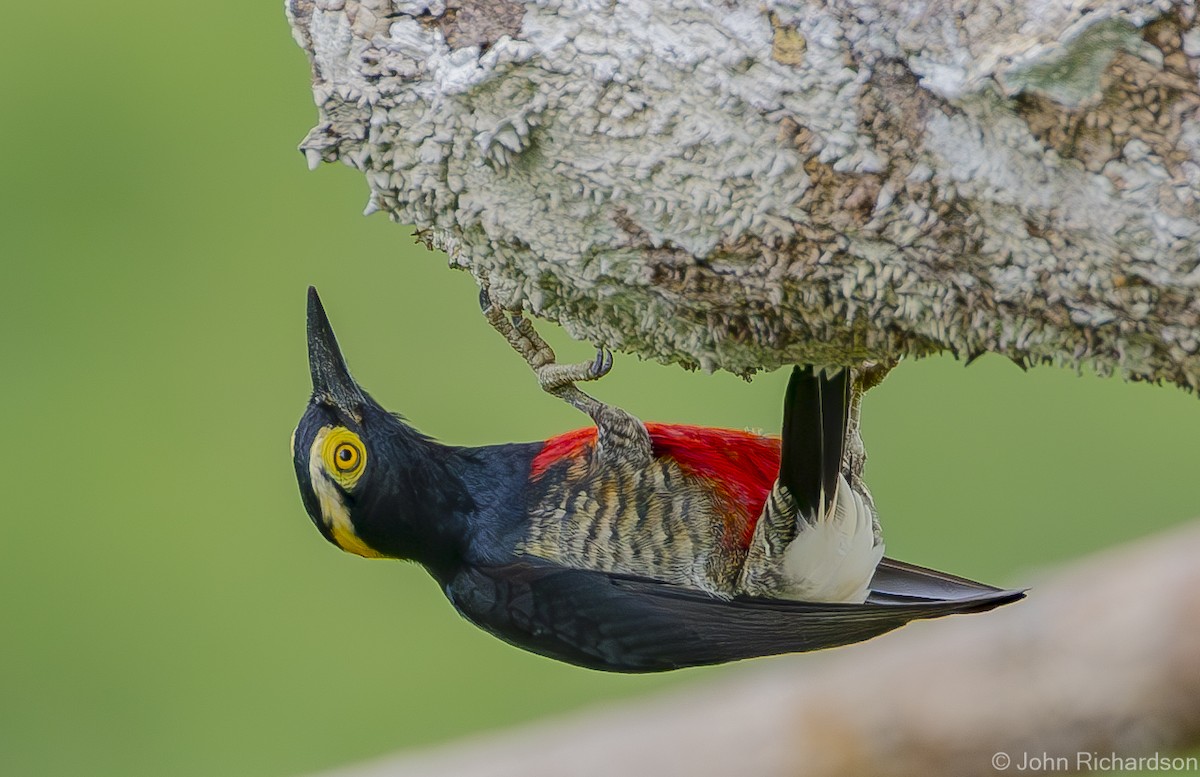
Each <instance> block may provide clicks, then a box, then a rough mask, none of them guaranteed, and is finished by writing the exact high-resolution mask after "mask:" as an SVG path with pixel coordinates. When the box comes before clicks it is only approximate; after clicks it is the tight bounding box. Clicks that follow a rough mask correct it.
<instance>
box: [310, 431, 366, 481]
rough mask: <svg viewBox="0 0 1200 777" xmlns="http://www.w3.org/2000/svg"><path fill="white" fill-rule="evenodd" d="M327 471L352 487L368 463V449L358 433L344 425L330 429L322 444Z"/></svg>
mask: <svg viewBox="0 0 1200 777" xmlns="http://www.w3.org/2000/svg"><path fill="white" fill-rule="evenodd" d="M321 456H322V458H323V459H324V460H325V471H326V472H327V473H329V476H330V477H332V478H333V479H334V480H335V481H337V482H338V483H339V484H341V485H342V487H344V488H352V487H353V486H354V484H355V483H357V482H358V479H359V478H360V477H361V476H362V473H363V469H364V468H365V467H366V465H367V449H366V446H364V445H363V443H362V440H361V439H359V437H358V435H357V434H355V433H354V432H352V431H350V430H349V429H346V428H344V427H341V428H336V429H332V430H330V432H329V434H328V436H327V437H326V438H325V442H324V444H323V445H322V446H321Z"/></svg>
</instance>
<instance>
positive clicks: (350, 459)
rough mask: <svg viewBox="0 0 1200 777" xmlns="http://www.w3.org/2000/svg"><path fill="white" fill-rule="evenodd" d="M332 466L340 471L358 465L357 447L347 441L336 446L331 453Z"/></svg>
mask: <svg viewBox="0 0 1200 777" xmlns="http://www.w3.org/2000/svg"><path fill="white" fill-rule="evenodd" d="M333 458H334V462H335V464H334V466H336V467H337V468H338V469H339V470H341V471H342V472H346V471H348V470H352V469H354V468H355V467H356V466H358V449H357V448H355V447H354V446H353V445H351V444H350V443H348V442H344V443H342V444H341V445H339V446H338V447H337V450H336V451H334V453H333Z"/></svg>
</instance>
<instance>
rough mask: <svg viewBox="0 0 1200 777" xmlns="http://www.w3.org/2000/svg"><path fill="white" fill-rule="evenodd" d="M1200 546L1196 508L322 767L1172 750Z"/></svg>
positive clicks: (1190, 650)
mask: <svg viewBox="0 0 1200 777" xmlns="http://www.w3.org/2000/svg"><path fill="white" fill-rule="evenodd" d="M1198 555H1200V523H1196V524H1193V525H1191V526H1188V527H1184V528H1183V529H1179V530H1175V531H1172V532H1170V533H1168V534H1166V535H1164V536H1162V537H1158V538H1153V539H1150V540H1147V541H1143V542H1141V543H1139V544H1137V545H1134V546H1130V547H1126V548H1121V549H1118V550H1113V551H1109V552H1106V553H1104V554H1102V555H1100V556H1097V557H1095V558H1093V559H1090V560H1087V561H1084V562H1080V563H1076V564H1075V565H1073V566H1071V567H1069V568H1067V569H1064V570H1062V571H1061V572H1059V573H1058V574H1056V575H1053V576H1052V577H1050V578H1049V579H1047V580H1045V581H1044V582H1043V583H1040V584H1037V585H1036V586H1035V589H1036V590H1035V594H1034V595H1032V596H1030V597H1029V598H1028V599H1027V600H1025V601H1023V602H1020V603H1018V604H1015V605H1013V606H1011V607H1006V608H1004V609H1003V610H997V611H996V612H993V613H988V614H986V615H980V616H969V617H963V618H950V619H947V620H944V621H937V622H928V623H923V624H916V625H912V626H907V627H905V628H904V629H903V630H902V631H900V632H898V633H896V634H894V635H889V636H886V637H883V638H880V639H878V640H875V641H872V642H869V643H866V644H863V645H857V646H854V647H851V648H842V649H840V650H838V651H835V652H833V653H824V654H810V655H805V656H794V657H789V658H781V659H776V660H772V661H768V662H762V663H760V664H757V665H753V666H746V667H744V668H742V669H740V670H738V671H731V672H730V673H728V675H727V676H725V677H724V678H722V679H721V680H718V681H714V682H709V683H707V684H701V685H696V686H692V687H690V688H687V689H685V690H683V691H678V692H675V693H672V694H667V695H664V696H660V697H658V698H655V699H652V700H649V701H641V702H637V701H635V702H628V703H625V704H623V705H621V706H619V707H615V708H612V709H607V710H599V711H594V712H585V713H581V714H577V715H574V716H570V717H565V718H563V719H560V720H557V721H552V722H549V723H542V724H534V725H531V726H526V727H524V728H522V729H516V730H510V731H505V732H501V733H499V734H496V735H491V736H489V737H486V738H481V739H478V740H476V741H468V742H459V743H454V744H452V745H448V746H444V747H440V748H436V749H433V750H430V751H427V752H423V753H415V754H410V755H407V756H399V757H395V758H392V759H387V760H382V761H378V762H376V763H368V764H361V765H357V766H353V767H349V768H347V769H345V770H339V771H337V772H331V773H329V774H327V775H325V777H408V776H409V775H414V776H415V775H421V777H442V776H443V775H454V777H482V775H488V777H508V776H509V775H512V777H517V776H518V775H519V776H520V777H559V776H560V775H563V774H571V775H579V776H580V777H584V776H585V775H586V776H591V775H595V776H596V777H601V776H604V777H607V776H608V775H626V776H627V777H642V775H668V774H686V775H689V776H690V777H709V776H710V775H711V776H712V777H727V775H739V774H746V775H756V777H786V776H789V775H800V774H802V775H805V777H860V776H861V775H871V777H929V775H955V777H972V776H973V775H979V776H980V777H995V775H997V774H1003V773H1005V772H1006V771H1008V772H1010V773H1038V774H1042V773H1054V772H1067V771H1070V772H1075V771H1081V772H1092V771H1105V772H1108V771H1109V770H1110V769H1109V768H1099V767H1093V768H1086V763H1083V766H1084V767H1085V768H1079V767H1080V761H1078V758H1079V754H1080V753H1082V754H1084V755H1085V756H1088V755H1091V756H1094V757H1096V758H1098V757H1101V756H1103V757H1105V758H1111V757H1112V756H1113V755H1116V756H1118V757H1124V758H1136V757H1139V756H1141V757H1145V756H1147V755H1149V754H1155V753H1157V754H1158V755H1160V756H1163V757H1169V756H1171V755H1172V754H1173V753H1174V752H1176V751H1177V750H1179V749H1181V748H1188V747H1192V748H1194V747H1195V746H1196V744H1197V743H1198V742H1200V565H1197V564H1196V558H1197V556H1198ZM997 754H1001V755H1000V756H999V757H1000V760H998V761H994V760H993V759H994V758H997V757H998V756H997ZM1026 757H1030V758H1033V759H1038V758H1042V757H1049V758H1053V759H1059V758H1062V759H1064V760H1063V761H1058V760H1054V761H1051V762H1050V763H1049V768H1036V767H1035V768H1029V767H1028V766H1026V767H1024V768H1023V767H1022V763H1023V761H1024V759H1025V758H1026ZM1004 758H1008V759H1011V760H1010V761H1008V762H1007V768H1006V763H1005V761H1004V760H1003V759H1004ZM1193 763H1194V762H1193ZM1060 764H1065V765H1066V766H1062V765H1060ZM997 765H999V766H1000V767H1001V768H996V766H997ZM1114 771H1138V772H1141V771H1143V770H1142V769H1132V768H1129V767H1124V768H1119V767H1118V768H1116V769H1114ZM1144 771H1146V772H1147V773H1149V772H1150V771H1171V772H1177V773H1181V774H1182V773H1185V772H1186V773H1189V774H1190V773H1193V772H1194V771H1195V766H1190V767H1187V768H1186V769H1180V768H1167V769H1164V768H1163V767H1161V766H1159V767H1152V768H1150V769H1146V770H1144Z"/></svg>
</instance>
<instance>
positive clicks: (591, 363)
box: [479, 289, 652, 461]
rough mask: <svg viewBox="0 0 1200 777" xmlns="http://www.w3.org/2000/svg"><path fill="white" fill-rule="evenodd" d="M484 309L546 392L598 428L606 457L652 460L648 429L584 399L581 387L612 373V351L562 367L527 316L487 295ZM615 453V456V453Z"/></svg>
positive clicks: (621, 413)
mask: <svg viewBox="0 0 1200 777" xmlns="http://www.w3.org/2000/svg"><path fill="white" fill-rule="evenodd" d="M479 306H480V307H481V308H482V309H483V315H484V317H485V318H486V319H487V320H488V323H490V324H491V325H492V327H493V328H494V329H495V330H496V331H497V332H499V333H500V334H502V335H503V336H504V339H505V340H507V341H508V344H509V345H511V346H512V347H513V350H515V351H516V352H517V353H519V354H521V357H522V358H523V359H525V362H526V363H527V364H528V365H529V367H530V369H532V370H533V372H534V374H535V375H537V379H538V384H539V385H540V386H541V387H542V390H543V391H545V392H547V393H549V394H553V395H554V396H556V397H558V398H559V399H562V400H563V401H564V402H567V403H569V404H570V405H572V406H573V407H576V408H578V409H579V410H582V411H583V412H584V413H587V414H588V416H590V417H591V419H592V421H594V422H595V424H596V428H597V430H598V441H599V447H600V450H601V452H602V455H603V456H605V457H609V456H618V457H620V458H622V459H633V460H647V461H648V460H649V458H650V457H651V455H652V454H651V445H650V434H649V433H648V432H647V431H646V426H645V424H643V423H642V422H641V421H640V420H638V418H636V417H635V416H633V415H631V414H629V413H627V412H625V411H624V410H622V409H620V408H619V407H614V406H613V405H609V404H605V403H604V402H601V401H600V400H598V399H596V398H595V397H593V396H591V395H589V394H586V393H584V392H583V391H581V390H580V389H579V387H578V386H576V385H575V384H576V383H579V382H584V381H592V380H599V379H600V378H603V377H604V376H605V375H607V374H608V372H609V370H611V369H612V365H613V356H612V351H609V350H608V349H607V348H597V349H596V356H595V358H594V359H589V360H588V361H585V362H578V363H576V364H559V363H558V362H557V361H555V358H556V357H555V355H554V349H552V348H551V347H550V346H549V345H548V344H547V343H546V341H545V340H543V339H542V337H541V335H539V334H538V333H537V330H535V329H534V328H533V324H532V323H530V322H529V320H528V319H526V318H525V317H524V316H522V315H520V314H519V313H518V314H511V315H510V314H509V313H508V312H507V311H505V310H504V309H502V308H501V307H500V306H499V305H497V304H495V303H494V302H492V300H491V297H490V296H489V295H488V293H487V290H486V289H481V290H480V292H479ZM610 452H611V453H610Z"/></svg>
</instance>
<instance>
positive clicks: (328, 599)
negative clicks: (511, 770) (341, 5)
mask: <svg viewBox="0 0 1200 777" xmlns="http://www.w3.org/2000/svg"><path fill="white" fill-rule="evenodd" d="M0 64H2V68H0V69H2V72H3V73H4V74H5V75H4V77H3V79H2V80H0V96H2V98H3V99H2V103H0V104H2V105H3V106H4V108H3V110H4V117H3V121H2V122H0V140H2V141H3V142H2V143H0V147H2V148H3V150H4V153H3V154H2V155H0V263H2V264H0V267H2V270H3V273H2V275H0V295H2V299H3V304H2V305H0V333H2V334H0V364H2V365H3V366H2V367H0V370H2V373H0V374H2V376H3V380H2V381H0V399H2V400H3V402H2V405H0V407H3V411H2V412H3V422H4V429H5V432H6V438H7V440H8V444H6V445H4V446H2V447H0V473H2V474H0V485H2V487H3V492H4V494H5V507H4V509H3V512H2V515H3V521H4V538H3V540H2V541H0V590H2V591H3V593H2V594H0V608H2V619H3V620H2V623H3V626H2V627H0V628H2V629H3V631H2V632H0V634H2V641H0V773H3V774H5V775H26V774H28V775H35V774H36V775H58V774H62V775H84V774H86V775H208V774H221V775H290V774H297V773H302V772H305V771H310V770H315V769H319V768H323V767H328V766H331V765H335V764H340V763H344V762H348V761H352V760H355V759H360V758H364V757H369V756H373V755H376V754H380V753H384V752H388V751H391V750H394V749H396V748H402V747H414V746H419V745H424V744H428V743H433V742H438V741H443V740H447V739H450V738H453V737H456V736H460V735H463V734H466V733H469V732H475V731H480V730H483V729H487V728H489V727H495V726H499V725H504V724H506V723H508V722H510V721H514V720H526V719H533V718H538V717H542V716H547V715H552V714H554V713H557V712H560V711H563V710H568V709H572V708H578V707H582V706H585V705H588V704H591V703H595V702H597V701H598V700H605V699H614V698H618V697H627V696H633V695H637V694H644V693H648V692H651V691H654V690H657V689H661V688H664V687H666V686H669V685H671V684H675V683H681V682H688V681H691V680H696V679H699V678H700V677H701V676H702V675H715V674H717V673H719V672H722V671H729V669H710V670H696V671H690V672H683V673H677V674H674V675H670V676H658V677H624V676H612V675H604V674H598V673H591V672H588V671H585V670H580V669H575V668H571V667H568V666H564V665H561V664H556V663H553V662H551V661H549V660H545V659H542V658H538V657H536V656H532V655H529V654H525V653H522V652H519V651H517V650H515V649H514V648H511V647H509V646H507V645H505V644H503V643H501V642H499V641H497V640H494V639H492V638H490V637H488V636H486V635H484V634H483V633H481V632H479V631H477V630H476V629H474V628H473V627H471V626H469V625H467V624H466V623H465V622H463V621H462V620H460V619H459V618H458V617H457V616H456V615H455V614H454V613H453V612H452V611H451V609H450V607H449V605H448V604H447V603H446V602H445V601H444V600H443V598H442V596H441V594H440V593H439V592H438V590H437V588H436V586H435V585H433V583H432V582H431V581H430V580H429V579H428V578H427V576H426V575H425V574H424V572H422V571H421V570H420V569H417V568H414V567H411V566H408V565H403V564H398V563H385V562H372V561H366V560H363V559H360V558H357V557H352V556H350V555H347V554H344V553H340V552H337V551H336V550H334V549H333V548H332V547H330V546H329V545H327V544H326V543H325V542H324V541H323V540H321V539H320V537H319V536H318V534H317V533H316V531H315V530H314V529H313V528H312V526H311V525H310V523H309V520H308V518H307V516H306V515H305V513H304V511H303V509H302V507H301V505H300V501H299V498H298V496H297V493H296V486H295V483H294V480H293V475H292V470H291V463H290V460H289V454H288V437H289V434H290V433H291V430H292V428H293V425H294V424H295V422H296V420H297V419H298V417H299V415H300V413H301V411H302V409H303V407H304V404H305V402H306V399H307V395H308V390H309V384H308V375H307V368H306V364H305V349H304V291H305V287H306V286H307V285H308V284H309V283H315V284H316V285H317V286H318V287H319V288H320V289H321V292H322V295H323V297H324V299H325V301H326V304H327V306H328V308H329V312H330V315H331V317H332V319H333V322H334V324H335V326H336V327H337V330H338V333H339V335H340V337H341V340H342V343H343V345H344V346H345V349H346V351H347V353H348V357H349V359H350V362H351V365H352V367H353V369H354V371H355V374H356V376H357V377H358V378H359V379H360V380H361V381H362V382H363V383H364V384H365V385H366V386H367V387H368V388H369V390H371V391H372V392H373V393H374V394H375V395H376V396H377V397H378V398H379V399H380V400H382V401H383V402H384V403H385V404H386V405H388V406H389V407H392V408H394V409H397V410H400V411H402V412H404V413H405V414H406V415H407V416H408V417H409V418H410V419H412V420H413V422H414V423H415V424H417V425H418V426H419V427H420V428H421V429H422V430H424V431H426V432H428V433H430V434H433V435H435V436H437V437H439V438H442V439H443V440H446V441H451V442H454V443H463V444H480V443H491V442H498V441H503V440H527V439H535V438H542V437H546V436H549V435H552V434H554V433H556V432H560V431H563V430H566V429H568V428H572V427H574V426H578V425H581V418H580V417H579V416H577V415H576V414H575V413H573V412H572V411H570V410H569V409H568V408H566V407H565V406H564V405H563V404H562V403H559V402H557V401H555V400H553V399H551V398H549V397H546V396H543V395H542V394H541V393H540V392H539V391H538V390H537V388H536V386H535V385H534V382H533V380H532V378H531V376H530V375H529V374H528V372H527V370H526V368H525V366H524V365H523V363H522V362H521V361H520V359H518V358H517V357H516V356H515V355H514V354H513V353H512V352H511V351H510V350H509V349H508V347H507V346H506V345H505V344H504V343H503V341H502V340H501V339H500V338H499V337H498V336H497V335H496V334H495V333H493V332H492V331H491V330H490V329H489V328H488V327H487V325H486V324H485V323H484V321H483V319H482V318H481V317H480V316H479V314H478V309H477V304H476V299H475V297H476V293H475V288H474V286H473V283H472V281H471V279H470V278H469V277H468V276H467V275H465V274H462V273H458V272H454V271H451V270H449V269H447V268H446V266H445V264H446V263H445V258H444V257H443V256H439V255H433V254H430V253H428V252H426V251H424V250H423V249H421V248H419V247H417V246H416V245H415V244H414V243H413V240H412V239H411V237H410V233H411V229H409V228H407V227H401V226H397V225H393V224H391V223H389V222H388V221H387V220H386V219H385V218H384V217H382V216H375V217H372V218H369V219H364V218H362V217H361V215H360V213H361V210H362V208H363V206H364V205H365V203H366V196H367V191H366V185H365V183H364V181H363V180H362V178H361V177H360V176H359V175H358V174H356V173H354V172H352V171H350V170H347V169H343V168H332V167H326V168H323V169H321V170H319V171H318V172H316V173H309V172H308V171H307V170H306V167H305V164H304V161H303V159H302V157H301V156H300V154H298V153H297V152H296V150H295V146H296V144H297V142H298V141H299V139H300V138H301V137H302V136H303V135H304V133H305V131H306V130H307V129H308V128H309V127H310V126H311V124H312V123H313V121H314V120H315V116H316V112H315V109H314V108H313V106H312V103H311V96H310V92H309V87H308V69H307V63H306V60H305V58H304V56H303V54H302V53H301V52H300V50H299V49H298V48H297V47H296V46H295V45H294V44H293V42H292V40H291V37H290V34H289V30H288V28H287V25H286V22H285V20H284V15H283V12H282V9H281V4H280V3H278V2H272V3H268V4H252V3H245V2H234V0H212V1H211V2H207V3H203V4H199V5H197V4H194V3H150V2H144V1H139V2H126V3H121V4H112V3H78V4H62V3H45V4H38V3H31V2H26V3H11V4H9V6H8V7H7V8H6V9H5V13H4V16H3V21H2V22H0ZM542 328H543V329H544V330H547V329H549V327H546V326H543V327H542ZM551 341H552V342H553V343H554V344H555V345H556V346H559V347H560V353H561V354H563V355H564V356H565V357H568V358H583V357H586V356H587V355H588V354H589V353H590V351H591V349H590V347H589V346H587V345H585V344H572V343H570V342H569V341H568V340H566V339H565V338H564V337H563V336H562V335H561V333H557V332H551ZM783 378H784V376H783V374H782V373H778V374H774V375H768V376H763V377H761V378H759V379H757V380H755V381H754V382H753V383H751V384H747V383H744V382H742V381H740V380H738V379H736V378H733V377H730V376H728V375H711V376H710V375H702V374H689V373H686V372H684V371H682V370H679V369H677V368H670V367H664V366H661V365H656V364H649V363H642V362H640V361H639V360H638V359H637V358H635V357H632V356H629V355H625V356H621V355H618V360H617V366H616V368H615V369H614V371H613V374H612V375H611V376H610V377H609V378H607V379H606V380H605V381H604V382H603V384H602V385H600V386H599V387H598V388H597V392H598V393H599V395H600V396H602V397H603V398H604V399H607V400H610V401H614V402H617V403H619V404H621V405H623V406H625V407H627V408H629V409H631V410H632V411H634V412H636V413H637V414H639V415H641V416H642V417H644V418H648V419H656V420H664V421H686V422H691V423H700V424H712V425H723V426H731V427H757V428H763V429H767V430H774V429H775V428H776V427H777V424H778V418H779V405H780V397H781V393H782V388H783ZM866 414H867V416H866V419H867V427H866V435H867V442H868V447H869V450H870V454H871V461H870V465H869V472H868V475H869V478H870V482H871V484H872V485H873V487H874V490H875V495H876V499H877V502H878V503H879V505H880V507H881V509H882V511H883V514H884V518H885V521H886V527H887V530H888V550H889V552H890V553H891V554H893V555H896V556H899V557H901V558H904V559H908V560H911V561H914V562H918V563H924V564H929V565H933V566H937V567H942V568H946V569H949V570H952V571H956V572H959V573H962V574H965V575H969V576H972V577H978V578H981V579H984V580H988V581H991V582H996V583H1013V584H1020V583H1023V582H1028V581H1029V580H1030V579H1031V578H1033V577H1034V573H1035V571H1036V569H1037V568H1038V567H1042V566H1044V565H1049V564H1053V563H1055V562H1059V561H1061V560H1063V559H1067V558H1070V557H1072V556H1077V555H1080V554H1084V553H1087V552H1089V551H1092V550H1095V549H1097V548H1100V547H1103V546H1106V545H1111V544H1114V543H1119V542H1122V541H1125V540H1128V539H1131V538H1134V537H1138V536H1141V535H1145V534H1147V533H1150V532H1153V531H1155V530H1156V529H1160V528H1162V527H1165V526H1168V525H1170V524H1173V523H1177V522H1180V521H1183V520H1185V519H1188V518H1190V517H1192V516H1194V515H1196V514H1198V513H1200V485H1198V480H1197V478H1196V477H1195V461H1196V456H1195V451H1196V441H1197V439H1200V413H1197V407H1196V399H1195V398H1194V397H1189V396H1187V395H1185V394H1183V393H1182V392H1180V391H1177V390H1174V389H1170V388H1156V387H1152V386H1145V385H1129V384H1125V383H1122V382H1120V381H1118V380H1111V379H1107V380H1102V379H1098V378H1095V377H1091V376H1085V377H1080V376H1077V375H1076V374H1074V373H1072V372H1067V371H1059V370H1054V369H1048V368H1042V369H1036V370H1034V371H1032V372H1030V373H1028V374H1022V373H1021V372H1020V371H1019V370H1018V369H1017V368H1016V367H1014V366H1013V365H1011V364H1009V363H1007V362H1005V361H1003V360H1001V359H997V358H984V359H982V360H980V361H979V362H978V363H977V364H975V365H973V366H971V367H970V368H969V369H964V368H963V366H962V365H961V364H959V363H955V362H953V361H951V360H947V359H929V360H925V361H921V362H914V363H908V364H905V365H903V366H902V367H901V368H900V369H898V370H897V371H896V372H895V373H894V374H893V376H892V377H890V378H889V379H888V381H887V383H886V384H885V385H884V386H883V387H882V388H880V389H879V390H878V391H876V392H874V393H873V394H872V396H871V397H870V398H869V404H868V406H867V408H866ZM912 628H936V625H935V624H923V625H919V626H914V627H912Z"/></svg>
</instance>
